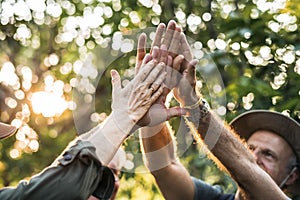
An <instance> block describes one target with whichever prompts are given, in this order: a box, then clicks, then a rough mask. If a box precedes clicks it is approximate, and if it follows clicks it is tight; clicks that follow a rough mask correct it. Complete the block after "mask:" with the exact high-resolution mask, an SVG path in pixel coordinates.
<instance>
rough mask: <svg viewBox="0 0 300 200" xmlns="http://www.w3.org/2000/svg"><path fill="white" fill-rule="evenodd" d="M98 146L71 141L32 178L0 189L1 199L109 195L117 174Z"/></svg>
mask: <svg viewBox="0 0 300 200" xmlns="http://www.w3.org/2000/svg"><path fill="white" fill-rule="evenodd" d="M95 150H96V149H95V147H94V146H93V145H92V144H91V143H90V142H88V141H81V140H76V141H73V142H72V143H70V145H69V146H68V147H67V148H66V150H65V151H64V152H63V153H62V154H61V155H60V156H59V157H58V158H57V159H56V161H55V162H54V163H53V164H52V165H51V166H49V167H48V168H46V169H44V170H43V171H42V172H41V173H39V174H37V175H36V176H34V177H32V178H31V179H30V180H29V181H21V182H20V183H19V184H18V185H17V186H16V187H11V188H3V189H1V190H0V199H1V200H5V199H9V200H15V199H18V200H22V199H26V200H27V199H30V200H35V199H38V200H40V199H49V200H51V199H55V200H57V199H58V200H59V199H62V200H65V199H68V200H77V199H78V200H79V199H84V200H86V199H88V197H89V196H90V195H91V194H93V195H94V196H96V197H98V198H100V199H108V198H109V197H110V195H111V193H112V191H113V187H114V175H113V173H112V172H111V170H110V169H109V168H107V167H104V166H102V165H101V162H100V161H99V159H98V158H97V156H96V154H95Z"/></svg>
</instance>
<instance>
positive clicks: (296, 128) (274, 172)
mask: <svg viewBox="0 0 300 200" xmlns="http://www.w3.org/2000/svg"><path fill="white" fill-rule="evenodd" d="M231 125H232V127H233V128H234V129H235V131H236V132H237V133H238V134H239V135H241V136H242V137H243V138H245V139H246V141H247V144H248V147H249V149H250V150H251V151H252V152H253V155H254V157H255V159H256V162H257V164H258V165H259V166H260V167H261V168H262V169H263V170H265V171H266V172H267V173H268V174H269V175H270V176H271V177H272V178H273V180H274V181H275V182H276V183H277V184H278V185H279V186H280V187H281V188H286V189H288V191H289V192H292V193H294V194H296V193H299V189H300V181H299V180H298V179H299V168H298V164H299V163H298V161H299V156H300V124H299V123H298V122H296V121H295V120H293V119H291V118H290V117H287V116H284V115H282V114H281V113H277V112H271V111H266V110H255V111H250V112H247V113H245V114H242V115H240V116H238V117H237V118H235V119H234V120H233V121H232V122H231Z"/></svg>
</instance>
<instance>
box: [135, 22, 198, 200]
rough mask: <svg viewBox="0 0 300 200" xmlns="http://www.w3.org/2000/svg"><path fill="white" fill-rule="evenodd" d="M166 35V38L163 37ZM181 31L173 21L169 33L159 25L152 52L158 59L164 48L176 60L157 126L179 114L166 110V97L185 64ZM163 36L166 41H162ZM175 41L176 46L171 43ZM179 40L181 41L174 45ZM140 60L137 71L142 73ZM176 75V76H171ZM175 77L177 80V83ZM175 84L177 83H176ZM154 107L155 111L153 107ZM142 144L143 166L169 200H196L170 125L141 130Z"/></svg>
mask: <svg viewBox="0 0 300 200" xmlns="http://www.w3.org/2000/svg"><path fill="white" fill-rule="evenodd" d="M164 32H165V34H164ZM180 33H181V29H180V28H179V27H176V23H175V22H174V21H170V22H169V24H168V26H167V28H166V30H165V25H163V24H160V25H159V26H158V28H157V31H156V35H155V38H154V41H153V44H152V45H153V47H152V48H151V55H152V56H154V57H157V56H156V55H155V54H156V50H155V47H158V48H164V49H167V51H169V53H170V52H171V53H172V54H171V56H172V58H173V68H171V67H169V68H167V70H168V74H167V78H166V88H165V89H164V94H163V95H162V97H160V98H159V100H158V101H157V102H156V104H154V105H156V107H157V108H159V110H158V111H159V112H158V115H157V113H155V112H153V115H154V116H153V117H152V118H153V119H154V120H152V121H154V122H155V123H154V124H158V123H160V121H158V120H155V119H158V118H160V117H161V116H162V113H167V114H166V115H167V116H173V115H172V113H176V108H170V109H166V107H165V105H164V103H165V96H166V95H167V93H169V91H170V90H171V89H172V87H174V86H175V85H176V84H177V80H176V79H177V75H178V72H177V71H179V69H180V65H181V63H182V62H183V57H182V56H176V55H177V54H178V52H177V51H178V49H179V43H180V42H179V41H180V39H179V36H180ZM163 35H164V36H165V37H163ZM172 40H173V42H172ZM175 40H179V41H175ZM144 44H145V36H142V37H140V38H139V48H138V54H137V58H139V59H142V58H143V56H144V55H145V54H146V53H145V48H143V46H144ZM166 53H168V52H164V53H163V54H162V55H160V56H158V58H157V59H159V60H160V61H162V62H166V60H167V56H166V55H167V54H166ZM138 63H140V62H139V61H138V60H137V65H136V71H138V70H139V69H140V67H139V64H138ZM172 75H173V76H172ZM174 77H175V79H174ZM174 82H175V83H174ZM154 105H153V106H152V107H154ZM140 142H141V147H142V151H143V158H144V163H145V165H146V166H147V167H148V169H149V170H150V172H151V173H152V174H153V176H154V177H155V180H156V183H157V185H158V187H159V189H160V191H161V192H162V194H163V196H164V197H165V198H166V199H172V200H176V199H178V200H181V199H186V200H192V199H193V197H194V183H193V181H192V179H191V177H190V175H189V173H188V172H187V170H186V169H185V167H184V166H183V165H182V164H181V163H180V161H179V160H178V158H177V156H176V141H175V138H174V137H173V133H172V130H171V127H170V126H169V124H168V122H165V123H161V124H159V125H156V126H152V127H143V128H141V129H140Z"/></svg>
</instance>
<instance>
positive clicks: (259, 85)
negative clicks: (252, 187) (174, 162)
mask: <svg viewBox="0 0 300 200" xmlns="http://www.w3.org/2000/svg"><path fill="white" fill-rule="evenodd" d="M16 2H18V3H19V5H21V3H22V2H23V1H16ZM16 2H15V1H7V0H3V1H1V4H0V16H1V21H0V40H1V41H0V118H1V121H4V122H8V123H9V122H13V123H16V124H18V126H19V127H20V128H22V127H25V129H22V130H23V132H22V131H21V129H20V130H19V132H20V134H21V133H23V134H25V136H24V137H23V140H20V138H18V139H17V138H16V137H11V138H9V139H8V140H5V141H2V142H1V143H0V149H1V155H0V157H1V161H0V172H1V179H0V185H1V186H7V185H15V184H16V183H17V182H18V181H19V180H20V179H23V178H26V177H30V176H31V175H32V174H35V173H37V172H39V171H40V170H41V169H43V168H44V167H45V166H47V165H49V164H50V163H51V162H52V161H53V160H54V158H55V157H56V156H57V155H58V154H59V153H60V152H61V151H62V149H64V147H65V146H66V145H67V143H68V142H69V141H70V140H72V138H74V137H75V136H76V134H80V133H82V132H84V131H86V130H88V129H89V128H91V127H92V126H94V125H95V124H96V123H98V122H101V121H102V120H103V119H104V118H105V115H107V114H109V113H110V110H111V108H110V103H111V84H110V75H109V70H110V69H112V68H115V69H117V70H118V71H119V72H120V73H121V75H122V78H123V81H124V83H126V80H127V79H131V78H132V76H133V74H134V69H133V68H134V60H135V53H136V52H135V50H134V48H133V49H132V50H131V51H129V52H126V51H125V52H120V47H119V48H117V49H114V48H115V47H113V41H114V38H117V33H122V34H123V35H124V38H125V35H126V34H127V35H129V36H130V31H132V30H137V29H138V30H140V31H143V30H145V29H146V28H147V27H156V26H157V25H158V24H159V23H160V22H165V23H167V22H168V21H169V20H170V19H175V20H176V21H177V22H178V23H179V24H180V25H181V26H182V28H183V30H184V32H185V34H186V35H187V36H188V37H189V38H190V39H191V40H193V41H192V42H193V43H195V42H198V43H199V42H200V43H201V45H202V47H201V48H200V51H202V52H207V53H206V54H207V55H209V57H211V59H210V60H209V63H208V64H207V66H215V67H216V68H217V71H218V72H219V74H220V76H221V78H222V82H223V84H224V88H222V91H220V92H219V93H217V94H216V96H215V97H212V96H213V95H214V94H211V93H209V92H210V85H209V84H207V82H206V81H205V80H206V79H205V78H206V77H205V76H204V77H203V71H201V70H203V68H204V66H199V67H198V68H197V69H198V71H197V75H198V78H199V80H201V82H202V85H203V88H202V93H203V94H204V96H206V97H208V98H209V97H211V98H212V100H213V98H218V97H219V96H226V102H223V103H220V105H217V107H222V106H223V108H225V110H226V111H227V112H226V114H224V113H220V115H221V116H222V117H223V118H225V119H226V120H227V121H230V120H231V119H233V118H234V117H235V116H237V114H239V113H242V112H244V111H245V110H249V109H272V110H276V111H279V112H285V113H289V114H290V115H291V116H292V117H293V118H294V119H296V120H297V121H299V117H300V101H299V94H300V93H299V91H300V78H299V74H300V59H299V57H300V51H299V47H300V40H299V30H300V29H299V27H298V26H299V17H300V16H299V5H298V4H297V3H296V1H295V2H294V1H287V5H286V6H284V7H279V8H278V9H274V8H275V4H274V5H273V4H269V5H273V7H270V8H267V7H262V5H256V4H255V3H254V2H255V1H244V0H243V1H233V0H225V1H215V0H213V1H206V0H200V1H197V0H193V1H187V0H176V1H171V0H163V1H159V2H158V3H154V2H156V1H142V0H140V1H118V0H116V1H110V0H107V1H96V0H85V1H79V0H70V1H62V0H54V1H46V2H44V1H37V2H35V1H32V2H35V3H36V4H38V5H40V6H34V5H30V8H29V7H28V6H26V5H25V4H22V6H19V8H20V7H21V8H22V9H21V10H20V9H19V10H18V9H17V8H18V6H15V7H12V6H13V5H15V4H17V3H16ZM24 5H25V7H24ZM43 7H44V9H43ZM46 8H47V9H46ZM265 8H266V9H265ZM14 9H15V10H14ZM9 11H12V12H9ZM92 14H95V15H92ZM128 33H129V34H128ZM132 35H134V36H136V35H137V34H132ZM149 35H150V34H149ZM129 36H128V37H129ZM124 38H123V39H124ZM130 39H131V40H132V41H134V42H135V43H134V46H136V41H137V37H133V38H130ZM148 43H149V44H151V41H150V40H148ZM222 44H223V45H222ZM224 44H225V46H224ZM91 55H92V56H91ZM89 56H91V57H89ZM197 58H198V59H201V58H202V57H201V56H200V57H197ZM91 60H92V61H91ZM112 61H113V62H112ZM82 63H83V64H82ZM91 63H93V64H91ZM200 63H201V62H200ZM90 64H91V65H90ZM7 66H13V69H14V70H12V69H11V68H9V67H8V68H9V69H10V70H11V71H9V70H8V71H9V75H7V74H5V73H4V69H5V67H7ZM85 67H86V68H85ZM88 67H91V68H88ZM79 68H80V69H81V70H78V69H79ZM83 69H84V70H86V71H84V70H83ZM94 69H96V72H95V71H93V70H94ZM1 70H2V71H1ZM6 75H7V77H9V80H7V79H5V76H6ZM94 75H96V76H94ZM49 80H50V83H49ZM51 80H52V83H51ZM47 81H48V82H47ZM80 81H82V82H83V83H84V87H83V88H82V87H80V84H78V83H81V82H80ZM54 83H56V84H57V85H60V84H61V83H63V89H61V88H60V89H57V88H56V87H54V85H55V84H54ZM57 85H56V86H57ZM85 87H86V88H85ZM38 91H48V92H50V93H55V92H58V91H59V93H58V94H59V95H58V96H59V97H60V98H62V99H64V100H65V101H66V102H68V103H69V104H68V107H67V108H65V109H64V110H63V112H62V113H56V114H55V115H51V116H44V115H43V113H37V112H35V111H34V105H33V103H32V96H33V94H34V93H35V92H38ZM75 91H78V93H76V92H75ZM72 101H76V102H75V103H76V104H77V106H76V107H72V106H70V105H74V104H73V102H72ZM39 103H43V102H41V100H40V101H39ZM93 103H94V105H92V106H91V104H93ZM49 104H50V103H49ZM171 104H172V105H173V104H175V103H174V101H173V102H171ZM42 107H43V108H45V107H50V105H46V106H45V105H42ZM54 108H55V107H54ZM74 113H75V114H77V117H78V116H79V119H80V120H78V118H76V116H75V115H74ZM92 116H94V118H93V117H92ZM95 116H96V117H95ZM103 116H104V117H103ZM170 123H171V124H172V126H173V128H174V130H177V129H178V128H179V125H180V120H179V119H172V120H171V121H170ZM19 136H20V135H19ZM178 136H179V135H178ZM180 137H181V136H180ZM187 140H188V139H187V138H185V136H182V138H180V140H179V144H180V145H181V144H185V143H187ZM36 141H37V142H38V144H39V146H38V148H37V149H36V148H34V147H32V146H30V145H29V144H30V142H33V144H36V143H34V142H36ZM180 142H182V143H180ZM125 149H126V150H127V151H129V152H131V153H132V152H134V153H136V154H139V155H140V153H141V152H140V146H139V142H138V138H137V135H134V136H132V137H131V138H130V139H129V140H128V141H126V144H125ZM12 150H17V152H19V155H18V156H17V157H16V158H15V159H12V158H11V155H12ZM180 159H181V160H182V162H183V163H184V165H185V166H186V167H187V168H188V169H189V171H190V172H191V175H193V176H196V177H199V178H202V179H204V180H206V181H208V182H210V183H212V184H220V185H222V187H224V190H225V191H229V192H232V191H234V190H235V185H234V183H233V182H232V181H231V180H230V178H229V177H228V176H227V175H225V174H224V173H222V172H220V171H219V169H217V168H216V167H215V165H214V164H213V163H212V161H210V160H208V159H206V157H205V156H204V155H202V153H201V152H200V153H199V148H197V145H195V144H192V145H190V146H189V148H188V149H187V150H186V151H185V152H184V154H183V155H181V157H180ZM134 163H135V164H136V166H134V170H139V169H141V168H142V167H143V166H142V162H141V160H140V158H139V159H136V162H134ZM8 169H9V170H8ZM141 196H143V199H162V195H161V194H160V193H159V191H158V189H157V188H156V186H155V183H154V180H153V178H152V176H151V175H150V174H139V173H135V174H134V173H126V172H125V173H124V176H123V178H122V180H121V189H120V193H119V194H118V199H140V197H141Z"/></svg>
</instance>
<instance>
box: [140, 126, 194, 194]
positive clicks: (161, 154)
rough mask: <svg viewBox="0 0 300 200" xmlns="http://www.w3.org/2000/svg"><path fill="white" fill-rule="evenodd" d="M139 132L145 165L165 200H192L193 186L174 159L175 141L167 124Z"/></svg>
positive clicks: (176, 159) (185, 172)
mask: <svg viewBox="0 0 300 200" xmlns="http://www.w3.org/2000/svg"><path fill="white" fill-rule="evenodd" d="M140 132H141V133H140V138H141V146H142V149H143V155H144V160H145V164H146V166H147V167H148V168H149V170H150V171H151V173H152V174H153V176H154V177H155V180H156V183H157V185H158V186H159V188H160V190H161V192H162V194H163V195H164V197H165V199H171V200H177V199H187V200H191V199H193V197H194V184H193V182H192V179H191V177H190V175H189V173H188V172H187V170H186V169H185V168H184V166H182V164H181V163H180V161H179V159H178V158H177V157H176V141H175V138H174V137H173V134H172V130H171V128H170V126H169V124H168V123H167V122H166V123H164V124H161V125H159V126H156V127H145V128H142V129H141V131H140Z"/></svg>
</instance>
